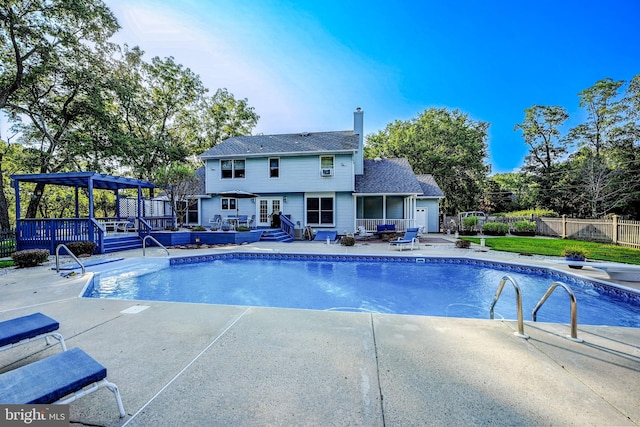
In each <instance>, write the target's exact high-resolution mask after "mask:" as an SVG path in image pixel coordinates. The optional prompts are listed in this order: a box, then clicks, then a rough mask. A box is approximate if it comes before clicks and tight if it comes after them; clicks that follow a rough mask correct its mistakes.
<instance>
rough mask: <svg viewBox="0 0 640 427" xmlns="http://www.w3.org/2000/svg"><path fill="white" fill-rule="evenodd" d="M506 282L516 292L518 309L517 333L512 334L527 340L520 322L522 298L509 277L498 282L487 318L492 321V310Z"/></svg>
mask: <svg viewBox="0 0 640 427" xmlns="http://www.w3.org/2000/svg"><path fill="white" fill-rule="evenodd" d="M507 280H508V281H510V282H511V283H512V284H513V287H514V288H515V290H516V304H517V308H518V332H514V333H513V334H514V335H515V336H517V337H520V338H524V339H528V338H529V335H527V334H525V333H524V321H523V320H522V296H521V295H520V287H519V286H518V283H517V282H516V281H515V280H514V279H513V278H512V277H511V276H504V277H503V278H502V280H500V285H499V286H498V290H497V291H496V295H495V296H494V297H493V302H492V303H491V307H490V308H489V318H491V319H493V308H494V307H495V305H496V303H497V302H498V299H499V298H500V294H501V293H502V289H503V288H504V285H505V283H507Z"/></svg>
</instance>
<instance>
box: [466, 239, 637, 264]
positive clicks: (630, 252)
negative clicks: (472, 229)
mask: <svg viewBox="0 0 640 427" xmlns="http://www.w3.org/2000/svg"><path fill="white" fill-rule="evenodd" d="M463 239H464V240H469V241H470V242H473V243H480V238H478V237H463ZM485 245H486V246H488V247H490V248H491V249H495V250H496V251H504V252H517V253H522V254H531V255H549V256H564V250H565V249H566V248H567V247H571V248H575V247H579V248H581V249H582V250H583V251H584V252H585V254H586V255H587V259H591V260H600V261H611V262H626V263H627V264H638V265H640V249H632V248H627V247H623V246H615V245H608V244H603V243H595V242H582V241H579V240H564V239H543V238H535V237H492V238H487V239H485Z"/></svg>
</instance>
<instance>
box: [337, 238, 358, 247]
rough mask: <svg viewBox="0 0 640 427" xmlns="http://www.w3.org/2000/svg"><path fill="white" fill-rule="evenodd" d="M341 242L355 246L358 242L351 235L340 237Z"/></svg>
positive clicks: (343, 244) (344, 244)
mask: <svg viewBox="0 0 640 427" xmlns="http://www.w3.org/2000/svg"><path fill="white" fill-rule="evenodd" d="M340 244H341V245H342V246H353V245H355V244H356V239H355V238H353V237H351V236H344V237H343V238H341V239H340Z"/></svg>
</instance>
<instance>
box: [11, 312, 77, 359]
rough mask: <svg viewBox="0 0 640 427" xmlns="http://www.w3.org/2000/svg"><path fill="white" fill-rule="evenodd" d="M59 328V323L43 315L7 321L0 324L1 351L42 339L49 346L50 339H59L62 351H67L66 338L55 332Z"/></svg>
mask: <svg viewBox="0 0 640 427" xmlns="http://www.w3.org/2000/svg"><path fill="white" fill-rule="evenodd" d="M59 328H60V324H59V323H58V322H56V321H55V320H53V319H52V318H50V317H49V316H45V315H44V314H42V313H34V314H30V315H28V316H22V317H17V318H15V319H10V320H5V321H4V322H0V351H2V350H8V349H10V348H12V347H15V346H18V345H22V344H26V343H28V342H30V341H33V340H36V339H40V338H44V339H45V342H46V343H47V345H48V344H49V337H53V338H55V339H57V340H58V341H59V342H60V345H61V346H62V350H63V351H66V350H67V346H66V344H65V343H64V338H63V337H62V335H60V334H59V333H57V332H54V331H57V330H58V329H59Z"/></svg>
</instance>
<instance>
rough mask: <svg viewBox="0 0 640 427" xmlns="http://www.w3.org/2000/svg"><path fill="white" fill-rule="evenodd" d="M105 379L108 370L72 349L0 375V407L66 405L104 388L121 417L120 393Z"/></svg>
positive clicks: (124, 413)
mask: <svg viewBox="0 0 640 427" xmlns="http://www.w3.org/2000/svg"><path fill="white" fill-rule="evenodd" d="M106 377H107V368H105V367H104V366H102V365H101V364H100V363H98V362H96V361H95V360H94V359H93V358H92V357H91V356H89V355H88V354H87V353H85V352H84V351H82V350H80V349H79V348H72V349H71V350H68V351H64V352H62V353H58V354H56V355H54V356H51V357H48V358H46V359H42V360H38V361H37V362H34V363H31V364H29V365H25V366H22V367H20V368H18V369H14V370H12V371H9V372H5V373H3V374H1V375H0V403H3V404H47V403H55V404H63V405H66V404H69V403H71V402H73V401H75V400H77V399H78V398H80V397H82V396H85V395H87V394H89V393H93V392H94V391H97V390H98V389H100V388H102V387H107V388H108V389H109V390H111V391H112V392H113V394H114V395H115V397H116V402H117V404H118V410H119V412H120V417H124V416H125V415H126V412H125V410H124V406H123V404H122V399H121V397H120V391H119V390H118V387H117V386H116V385H115V384H113V383H110V382H109V381H107V380H106ZM66 396H68V397H66Z"/></svg>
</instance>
